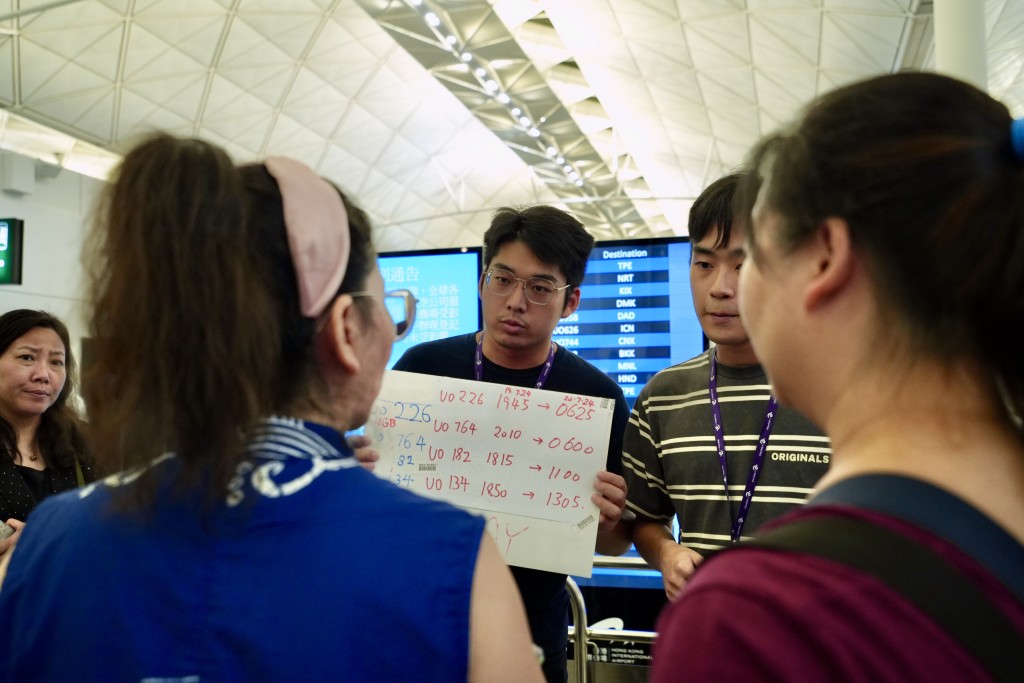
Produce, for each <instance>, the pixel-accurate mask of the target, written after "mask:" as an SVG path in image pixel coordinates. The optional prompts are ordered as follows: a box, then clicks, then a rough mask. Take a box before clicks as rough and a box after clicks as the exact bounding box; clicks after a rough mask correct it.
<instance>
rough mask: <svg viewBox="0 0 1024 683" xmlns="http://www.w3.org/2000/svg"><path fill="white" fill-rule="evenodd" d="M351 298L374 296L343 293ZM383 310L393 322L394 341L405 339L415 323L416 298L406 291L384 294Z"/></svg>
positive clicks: (397, 290) (396, 290)
mask: <svg viewBox="0 0 1024 683" xmlns="http://www.w3.org/2000/svg"><path fill="white" fill-rule="evenodd" d="M345 293H346V294H348V295H349V296H351V297H360V296H369V297H373V296H376V295H375V294H373V293H372V292H345ZM384 308H386V309H387V311H388V314H389V315H390V316H391V319H392V320H393V321H394V322H395V341H399V340H400V339H405V337H406V336H408V334H409V332H411V331H412V324H413V323H414V322H416V297H415V296H413V294H412V292H410V291H409V290H408V289H395V290H392V291H390V292H385V293H384Z"/></svg>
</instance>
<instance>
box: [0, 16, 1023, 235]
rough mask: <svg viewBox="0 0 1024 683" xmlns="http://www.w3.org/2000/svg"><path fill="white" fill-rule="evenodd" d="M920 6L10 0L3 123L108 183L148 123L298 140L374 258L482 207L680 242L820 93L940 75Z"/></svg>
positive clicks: (991, 31) (233, 147)
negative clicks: (530, 208)
mask: <svg viewBox="0 0 1024 683" xmlns="http://www.w3.org/2000/svg"><path fill="white" fill-rule="evenodd" d="M962 1H964V2H974V1H975V0H962ZM978 1H981V0H978ZM932 13H933V6H932V2H931V1H930V0H56V1H54V0H0V133H2V135H3V137H2V146H3V147H4V148H5V149H13V150H17V151H21V152H22V153H27V154H30V155H32V156H35V157H36V158H37V159H40V160H41V161H40V162H37V164H38V163H48V164H50V165H52V166H65V167H68V168H75V169H79V168H83V167H84V166H87V165H88V164H89V163H90V162H91V163H92V165H93V167H95V168H96V169H99V170H98V171H96V173H95V174H96V175H99V176H100V177H102V176H103V173H105V172H106V170H109V167H110V164H111V163H113V161H112V160H114V159H116V156H112V155H111V154H110V153H111V152H113V153H115V155H116V152H118V151H123V149H124V148H125V146H126V145H127V144H129V143H130V142H131V141H132V140H133V139H135V138H136V137H137V136H138V134H140V133H141V132H146V131H151V130H154V129H162V130H167V131H171V132H174V133H177V134H182V135H195V136H199V137H203V138H206V139H209V140H211V141H214V142H217V143H219V144H221V145H223V146H224V147H225V148H226V149H227V150H228V151H229V153H230V154H231V155H232V156H233V157H234V158H235V160H236V161H248V160H252V159H260V158H263V157H265V156H267V155H272V154H285V155H290V156H294V157H297V158H299V159H302V160H303V161H305V162H306V163H308V164H309V165H311V166H313V167H314V168H315V169H317V170H318V171H319V172H320V173H321V174H322V175H323V176H325V177H327V178H330V179H331V180H333V181H334V182H335V183H337V184H338V185H339V186H340V187H342V188H343V189H344V190H346V192H348V193H350V194H352V195H353V196H354V197H355V198H356V199H357V200H358V202H359V203H360V204H361V205H362V206H363V207H364V208H365V209H366V210H367V211H368V212H369V213H370V214H371V216H372V217H373V220H374V222H375V225H376V230H377V232H376V236H375V239H376V242H377V245H378V248H379V249H381V250H383V251H393V250H405V249H430V248H441V247H451V246H468V245H476V244H480V239H481V234H482V232H483V230H484V229H485V227H486V225H487V222H488V219H489V216H490V214H491V212H492V211H493V210H494V209H495V208H496V207H498V206H502V205H506V204H530V203H537V202H544V203H554V204H558V205H560V206H563V207H565V208H568V209H570V210H572V211H573V212H574V213H576V214H577V215H578V216H579V217H580V218H581V219H582V220H583V221H584V223H586V224H587V226H588V227H589V228H590V229H591V230H592V232H593V233H594V234H595V236H596V237H597V238H598V239H603V240H607V239H626V238H631V237H650V236H655V237H658V236H670V235H683V234H686V214H687V211H688V209H689V207H690V205H691V203H692V201H693V197H694V196H695V195H696V194H697V193H698V192H699V191H700V190H701V188H702V187H704V186H705V185H706V184H707V183H708V182H710V181H711V180H713V179H714V178H716V177H717V176H718V175H720V174H722V173H724V172H727V171H729V170H731V169H732V168H734V167H736V166H737V165H738V164H740V163H741V162H742V161H743V158H744V154H745V152H746V151H747V150H748V148H749V147H750V145H751V144H752V143H753V142H754V141H755V140H756V139H757V138H758V137H760V136H761V135H763V134H766V133H769V132H771V131H772V130H774V129H776V128H777V127H779V126H780V125H783V124H785V123H786V122H788V121H789V120H791V119H792V117H793V116H794V115H795V114H796V113H797V112H798V111H799V109H800V107H801V106H802V105H803V104H805V103H806V102H807V101H808V100H809V99H811V98H812V97H814V96H815V95H816V94H818V93H821V92H824V91H827V90H829V89H831V88H833V87H835V86H837V85H840V84H843V83H847V82H850V81H852V80H856V79H860V78H863V77H867V76H871V75H875V74H881V73H887V72H894V71H899V70H902V69H933V68H934V62H935V55H934V40H933V20H932ZM985 13H986V36H987V37H986V50H987V54H988V76H989V91H990V92H991V93H992V94H993V95H994V96H995V97H997V98H999V99H1001V100H1003V101H1004V102H1005V103H1006V104H1007V105H1008V106H1009V107H1010V108H1011V110H1012V111H1013V112H1014V113H1015V115H1017V116H1024V0H985ZM937 115H940V114H939V113H937ZM30 148H31V149H30ZM76 157H77V158H76Z"/></svg>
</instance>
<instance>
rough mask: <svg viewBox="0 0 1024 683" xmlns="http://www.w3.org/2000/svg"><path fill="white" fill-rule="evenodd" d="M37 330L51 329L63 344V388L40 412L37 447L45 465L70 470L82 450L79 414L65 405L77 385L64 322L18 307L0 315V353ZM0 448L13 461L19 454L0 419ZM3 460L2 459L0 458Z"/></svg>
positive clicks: (9, 427)
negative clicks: (47, 406) (43, 410)
mask: <svg viewBox="0 0 1024 683" xmlns="http://www.w3.org/2000/svg"><path fill="white" fill-rule="evenodd" d="M38 327H42V328H44V329H48V330H53V331H54V332H56V333H57V336H58V337H60V341H61V343H62V344H64V375H65V379H64V386H63V387H62V388H61V390H60V394H58V395H57V398H56V399H55V400H54V402H53V404H51V405H50V407H49V408H47V409H46V412H44V413H43V415H42V419H41V421H40V425H39V435H38V439H39V446H40V448H41V449H42V452H43V459H44V460H45V461H46V464H47V465H49V466H52V467H54V468H55V469H62V470H66V469H71V468H74V466H75V457H76V455H78V454H84V453H81V451H83V450H84V443H83V442H82V435H81V434H80V429H79V423H80V420H79V416H78V411H76V410H75V408H74V406H73V405H71V404H69V403H68V398H69V397H71V396H73V395H74V393H75V389H76V386H77V375H78V372H77V369H76V366H75V354H74V353H72V351H71V335H70V334H68V328H67V326H66V325H65V324H64V322H63V321H62V320H61V319H60V318H58V317H57V316H55V315H53V314H51V313H47V312H46V311H35V310H32V309H28V308H19V309H16V310H13V311H8V312H7V313H4V314H3V315H2V316H0V354H2V353H6V351H7V349H8V348H10V346H11V344H13V343H14V342H15V341H17V340H18V339H19V338H20V337H22V336H24V335H26V334H28V333H29V331H31V330H34V329H36V328H38ZM0 448H2V449H3V450H4V451H5V452H6V454H7V456H9V457H10V458H11V459H12V460H14V458H15V456H16V455H17V452H18V438H17V433H16V432H15V429H14V427H13V425H11V424H10V423H9V422H7V420H5V419H4V418H3V417H2V416H0ZM0 457H2V456H0Z"/></svg>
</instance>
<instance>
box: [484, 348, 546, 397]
mask: <svg viewBox="0 0 1024 683" xmlns="http://www.w3.org/2000/svg"><path fill="white" fill-rule="evenodd" d="M475 360H476V362H475V363H474V364H473V377H474V378H475V379H476V381H477V382H482V381H483V380H484V336H483V335H482V334H481V335H480V341H478V342H477V343H476V358H475ZM554 362H555V342H551V350H550V351H548V359H547V360H546V361H544V367H542V368H541V369H540V375H538V376H537V383H536V384H535V385H533V388H534V389H541V388H543V386H544V382H547V381H548V375H550V374H551V366H552V365H553V364H554Z"/></svg>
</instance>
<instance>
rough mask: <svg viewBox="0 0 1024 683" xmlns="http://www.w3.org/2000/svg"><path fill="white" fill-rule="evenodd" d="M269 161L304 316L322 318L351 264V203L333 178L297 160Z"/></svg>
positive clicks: (265, 162) (272, 159) (272, 158)
mask: <svg viewBox="0 0 1024 683" xmlns="http://www.w3.org/2000/svg"><path fill="white" fill-rule="evenodd" d="M264 165H265V166H266V167H267V171H269V172H270V175H272V176H273V177H274V180H276V181H277V186H278V188H280V190H281V203H282V204H283V205H284V225H285V230H286V232H287V233H288V248H289V250H291V252H292V263H293V264H294V265H295V275H296V277H297V278H298V283H299V304H300V305H301V308H302V315H304V316H305V317H307V318H316V317H318V316H319V315H320V314H321V313H323V312H324V309H325V308H327V304H329V303H330V302H331V300H332V299H333V298H334V295H335V294H336V293H337V291H338V287H340V286H341V281H342V279H344V277H345V269H346V268H347V267H348V256H349V251H350V249H351V237H350V236H349V231H348V214H347V213H346V212H345V204H344V202H342V201H341V196H340V195H339V194H338V191H337V190H336V189H334V188H333V187H331V185H330V183H328V182H327V181H326V180H324V179H323V178H321V177H320V176H318V175H317V174H316V172H314V171H313V169H311V168H310V167H309V166H306V165H305V164H303V163H301V162H299V161H296V160H295V159H289V158H287V157H267V159H266V161H264Z"/></svg>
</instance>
